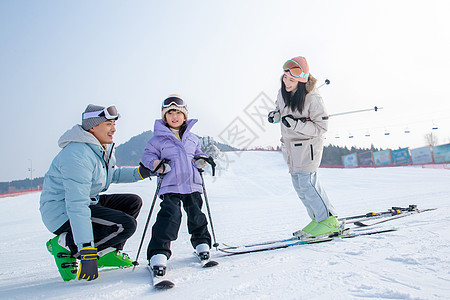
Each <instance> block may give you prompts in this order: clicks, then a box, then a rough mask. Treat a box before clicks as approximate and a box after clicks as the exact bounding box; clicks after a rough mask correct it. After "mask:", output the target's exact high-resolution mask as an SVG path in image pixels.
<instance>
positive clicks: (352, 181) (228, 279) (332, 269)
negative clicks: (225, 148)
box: [0, 152, 450, 299]
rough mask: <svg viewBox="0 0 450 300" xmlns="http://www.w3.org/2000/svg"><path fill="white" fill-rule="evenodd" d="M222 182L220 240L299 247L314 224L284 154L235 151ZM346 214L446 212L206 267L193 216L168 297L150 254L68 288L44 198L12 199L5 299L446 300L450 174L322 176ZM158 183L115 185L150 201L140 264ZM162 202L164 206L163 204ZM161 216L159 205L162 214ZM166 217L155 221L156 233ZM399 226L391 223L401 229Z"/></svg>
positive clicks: (130, 245)
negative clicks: (298, 234)
mask: <svg viewBox="0 0 450 300" xmlns="http://www.w3.org/2000/svg"><path fill="white" fill-rule="evenodd" d="M227 155H228V156H229V160H230V161H231V162H230V164H229V165H228V167H227V169H226V170H221V171H220V172H218V174H217V175H216V177H214V178H213V177H211V176H210V175H205V181H206V189H207V194H208V199H209V204H210V208H211V212H212V217H213V222H214V228H215V232H216V237H217V240H218V242H227V243H231V244H244V243H251V242H258V241H264V240H272V239H280V238H287V237H289V236H290V235H291V233H292V232H293V231H295V230H298V229H299V228H301V227H303V226H304V225H306V224H307V223H308V222H309V218H308V217H307V214H306V210H305V209H304V207H303V205H302V203H301V202H300V200H299V199H298V198H297V195H296V194H295V191H294V189H293V188H292V183H291V180H290V176H289V174H288V172H287V167H286V165H285V163H284V161H283V158H282V156H281V154H280V153H276V152H243V153H239V155H237V154H235V153H228V154H227ZM319 176H320V179H321V181H322V184H323V185H324V188H325V189H326V191H327V193H328V195H329V197H330V199H331V201H332V203H333V204H334V206H335V207H336V209H337V211H338V212H339V214H340V216H349V215H353V214H361V213H366V212H369V211H383V210H386V209H388V208H390V207H392V206H408V205H409V204H417V205H418V207H419V208H431V207H437V208H438V209H437V210H434V211H430V212H424V213H421V214H416V215H412V216H408V217H405V218H400V219H398V220H395V221H392V222H387V223H384V224H383V225H382V226H381V225H380V226H379V227H378V228H385V227H391V226H395V227H397V228H398V229H399V230H398V231H395V232H390V233H385V234H380V235H376V236H364V237H357V238H354V239H345V240H340V239H338V240H335V241H333V242H329V243H321V244H313V245H302V246H294V247H290V248H286V249H280V250H274V251H268V252H260V253H254V254H245V255H238V256H224V255H223V254H222V253H220V252H218V251H217V252H216V251H213V252H212V255H213V257H214V258H215V259H216V260H217V261H219V262H220V265H219V266H217V267H215V268H210V269H201V268H199V265H198V263H197V259H196V258H195V257H194V256H193V255H192V252H193V249H192V247H191V246H190V243H189V235H188V233H187V228H186V219H185V218H184V219H183V225H182V227H181V229H180V234H179V237H178V240H177V241H175V242H174V243H173V245H172V250H173V256H172V258H171V259H170V260H169V264H168V275H167V276H168V277H169V279H171V280H173V281H174V282H175V283H176V286H175V288H173V289H172V290H168V291H155V290H153V289H152V287H151V285H150V276H149V272H148V270H147V268H146V257H145V252H146V251H145V250H146V245H147V243H148V240H149V238H150V232H151V230H150V228H149V230H148V233H147V236H146V240H145V243H144V245H145V247H143V249H142V250H141V253H140V257H139V261H140V263H141V264H140V266H138V267H137V268H136V269H135V270H134V271H132V269H120V270H104V271H102V270H101V271H100V277H99V279H97V280H95V281H92V282H86V281H76V280H75V281H70V282H63V281H62V280H61V278H60V276H59V273H58V271H57V269H56V266H55V264H54V260H53V257H52V256H51V255H50V254H49V253H48V252H47V250H46V248H45V242H46V241H47V240H48V239H49V238H51V237H53V235H52V234H51V233H49V232H48V231H47V229H46V228H45V227H44V225H43V224H42V222H41V219H40V215H39V210H38V207H39V204H38V203H39V193H32V194H27V195H23V196H19V197H9V198H2V199H0V203H1V207H2V210H1V211H0V228H1V231H0V256H1V260H0V298H1V299H43V298H45V299H81V298H85V299H153V298H154V299H156V298H157V299H274V298H280V299H444V298H448V295H449V294H450V271H449V270H450V233H449V230H448V225H449V221H450V214H449V213H448V211H449V208H450V184H449V183H450V171H449V170H442V169H423V168H413V167H396V168H377V169H372V168H367V169H320V170H319ZM155 187H156V180H152V181H148V180H145V181H142V182H138V183H133V184H118V185H113V186H112V187H111V188H110V189H109V191H108V192H110V193H115V192H123V193H125V192H133V193H137V194H139V195H140V196H141V197H142V198H143V199H144V206H143V208H142V211H141V214H140V216H139V218H138V224H139V225H138V229H137V231H136V233H135V234H134V236H133V237H131V238H130V240H129V241H128V242H127V244H126V246H125V250H126V251H125V252H127V253H128V254H130V256H131V257H132V258H135V257H136V252H137V249H138V246H139V242H140V239H141V237H142V233H143V228H144V225H145V222H146V219H147V216H148V212H149V208H150V205H151V201H152V199H153V195H154V191H155ZM158 203H159V200H158ZM156 208H158V206H156ZM156 212H157V209H155V213H154V215H153V216H152V219H151V223H150V224H153V222H154V219H155V217H156ZM389 223H390V224H389Z"/></svg>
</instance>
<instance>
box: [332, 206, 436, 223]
mask: <svg viewBox="0 0 450 300" xmlns="http://www.w3.org/2000/svg"><path fill="white" fill-rule="evenodd" d="M430 210H433V209H430ZM417 211H426V210H419V209H418V208H417V205H416V204H410V205H409V206H408V207H398V206H393V207H392V208H390V209H388V210H386V211H381V212H368V213H366V214H361V215H354V216H348V217H341V218H338V220H339V221H345V223H346V224H350V223H355V222H358V221H362V220H372V219H379V218H385V217H390V216H395V215H399V214H402V213H403V212H417Z"/></svg>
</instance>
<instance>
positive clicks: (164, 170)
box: [153, 160, 172, 174]
mask: <svg viewBox="0 0 450 300" xmlns="http://www.w3.org/2000/svg"><path fill="white" fill-rule="evenodd" d="M160 163H161V161H160V160H155V162H154V163H153V168H157V167H158V165H159V164H160ZM170 170H172V168H171V167H170V165H169V164H168V163H163V164H161V166H160V167H159V168H158V169H157V170H154V171H153V172H157V173H160V174H167V173H169V172H170Z"/></svg>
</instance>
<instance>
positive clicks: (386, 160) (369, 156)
mask: <svg viewBox="0 0 450 300" xmlns="http://www.w3.org/2000/svg"><path fill="white" fill-rule="evenodd" d="M342 163H343V166H344V167H345V168H360V167H363V168H364V167H392V166H408V165H415V166H422V167H424V168H438V169H450V144H445V145H439V146H434V147H431V146H426V147H421V148H416V149H411V150H410V149H409V148H402V149H397V150H390V149H388V150H383V151H376V152H372V151H370V152H365V153H359V154H358V153H351V154H348V155H344V156H342Z"/></svg>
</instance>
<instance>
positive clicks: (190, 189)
mask: <svg viewBox="0 0 450 300" xmlns="http://www.w3.org/2000/svg"><path fill="white" fill-rule="evenodd" d="M195 123H197V120H195V119H191V120H187V121H186V124H187V128H186V131H185V132H184V134H183V137H182V139H181V141H180V140H179V139H177V138H176V136H175V135H174V134H173V133H172V131H170V129H169V128H168V127H166V124H165V122H164V121H163V120H161V119H160V120H156V121H155V129H154V135H153V137H152V138H151V139H150V140H149V141H148V142H147V145H146V146H145V151H144V154H143V155H142V163H143V164H144V165H145V166H146V167H147V168H149V169H153V162H154V161H155V160H162V159H164V158H168V159H170V162H169V165H170V168H171V171H170V172H168V173H167V174H165V175H164V178H163V179H162V183H161V188H160V190H159V195H164V194H167V193H177V194H191V193H194V192H200V193H202V191H203V188H202V179H201V177H200V174H199V172H198V170H197V168H196V167H195V165H194V162H193V161H192V160H193V158H194V156H197V155H201V156H205V157H207V155H205V154H204V153H203V152H202V151H201V149H200V141H199V139H198V138H197V137H196V136H195V135H194V134H193V133H191V128H192V126H194V124H195ZM158 180H160V179H159V178H158Z"/></svg>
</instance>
